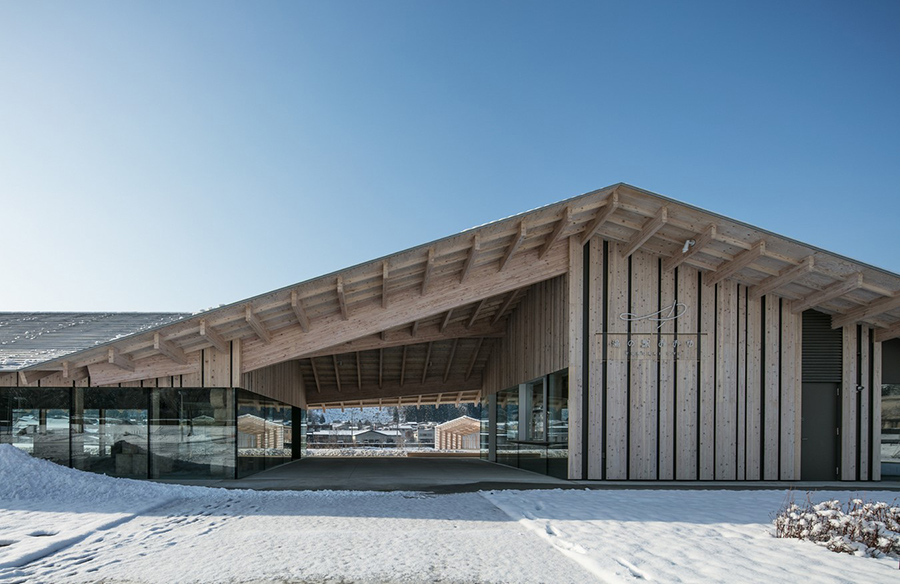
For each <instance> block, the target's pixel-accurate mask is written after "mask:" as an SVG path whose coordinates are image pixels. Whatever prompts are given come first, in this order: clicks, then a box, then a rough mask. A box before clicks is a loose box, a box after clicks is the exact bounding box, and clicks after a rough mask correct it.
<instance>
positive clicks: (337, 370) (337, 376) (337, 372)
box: [331, 355, 341, 393]
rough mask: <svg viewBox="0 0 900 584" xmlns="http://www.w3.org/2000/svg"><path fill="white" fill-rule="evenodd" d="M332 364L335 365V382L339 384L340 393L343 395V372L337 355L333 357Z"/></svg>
mask: <svg viewBox="0 0 900 584" xmlns="http://www.w3.org/2000/svg"><path fill="white" fill-rule="evenodd" d="M331 362H332V363H333V364H334V380H335V382H336V383H337V390H338V393H341V370H340V368H339V367H338V360H337V355H332V356H331Z"/></svg>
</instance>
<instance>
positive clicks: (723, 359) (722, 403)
mask: <svg viewBox="0 0 900 584" xmlns="http://www.w3.org/2000/svg"><path fill="white" fill-rule="evenodd" d="M716 292H717V294H718V298H717V299H716V328H715V331H716V344H715V347H716V348H715V351H716V398H715V430H714V431H715V436H716V437H715V441H716V446H715V453H716V456H715V477H716V479H719V480H729V481H732V480H735V479H736V478H737V469H736V463H737V460H736V456H735V454H736V449H737V364H738V363H737V361H738V358H737V316H738V310H737V284H736V283H734V282H732V281H730V280H726V281H723V282H720V283H719V285H718V286H717V290H716Z"/></svg>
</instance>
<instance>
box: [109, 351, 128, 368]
mask: <svg viewBox="0 0 900 584" xmlns="http://www.w3.org/2000/svg"><path fill="white" fill-rule="evenodd" d="M108 355H109V363H110V364H111V365H115V366H116V367H118V368H119V369H125V370H127V371H134V359H132V358H131V357H129V356H128V355H126V354H124V353H122V352H120V351H119V350H118V349H117V348H115V347H110V348H109V351H108Z"/></svg>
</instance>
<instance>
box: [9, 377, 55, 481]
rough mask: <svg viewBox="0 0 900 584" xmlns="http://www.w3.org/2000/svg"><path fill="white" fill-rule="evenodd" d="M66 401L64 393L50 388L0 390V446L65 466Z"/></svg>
mask: <svg viewBox="0 0 900 584" xmlns="http://www.w3.org/2000/svg"><path fill="white" fill-rule="evenodd" d="M69 399H70V398H69V394H68V392H67V391H66V390H57V389H52V388H49V389H48V388H39V387H21V388H19V387H13V388H4V389H2V390H0V443H2V444H12V445H13V446H15V447H16V448H19V449H21V450H24V451H25V452H27V453H28V454H31V455H33V456H37V457H39V458H46V459H48V460H52V461H53V462H58V463H60V464H65V465H68V464H69Z"/></svg>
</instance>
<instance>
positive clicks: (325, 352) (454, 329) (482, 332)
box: [303, 322, 506, 358]
mask: <svg viewBox="0 0 900 584" xmlns="http://www.w3.org/2000/svg"><path fill="white" fill-rule="evenodd" d="M440 325H441V323H436V324H433V325H428V326H425V327H423V326H420V327H419V331H418V334H417V336H416V343H429V342H432V341H442V340H446V339H453V338H464V339H471V338H480V337H488V338H499V337H503V336H505V334H506V329H505V327H503V326H502V325H499V326H498V325H496V324H490V323H487V322H478V323H476V324H475V325H473V326H472V327H471V328H466V325H465V323H461V322H455V323H452V324H450V325H449V326H447V328H446V329H444V332H441V331H440ZM409 342H410V341H409V333H407V332H406V331H403V330H402V329H401V330H398V331H395V332H391V333H387V332H385V333H383V334H379V335H370V336H368V337H365V338H363V339H357V340H355V341H350V342H348V343H343V344H340V345H334V346H331V347H323V348H322V349H319V350H317V351H314V352H312V353H307V354H305V355H303V357H304V358H309V357H327V356H329V355H335V354H337V355H342V354H345V353H353V352H355V351H372V350H375V349H386V348H388V347H402V346H403V345H408V344H409Z"/></svg>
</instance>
